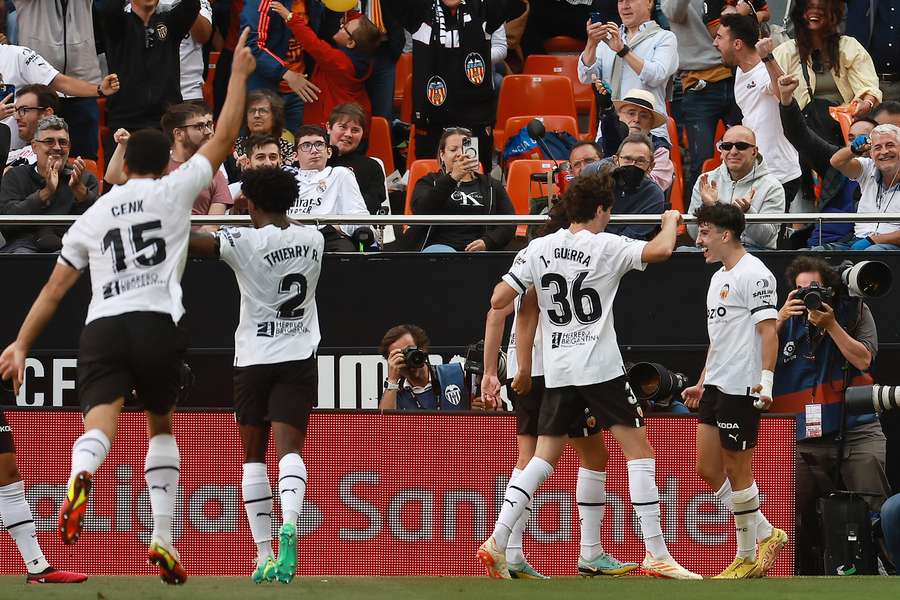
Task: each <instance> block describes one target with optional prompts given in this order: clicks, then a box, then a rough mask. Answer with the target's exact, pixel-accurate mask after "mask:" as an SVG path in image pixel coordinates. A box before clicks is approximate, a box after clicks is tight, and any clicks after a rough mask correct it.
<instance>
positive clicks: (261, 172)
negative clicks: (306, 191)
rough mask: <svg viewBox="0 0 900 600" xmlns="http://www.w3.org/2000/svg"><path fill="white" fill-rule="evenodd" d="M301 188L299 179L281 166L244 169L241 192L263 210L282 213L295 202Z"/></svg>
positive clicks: (274, 213) (275, 213) (276, 213)
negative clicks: (298, 185) (298, 183)
mask: <svg viewBox="0 0 900 600" xmlns="http://www.w3.org/2000/svg"><path fill="white" fill-rule="evenodd" d="M298 192H299V190H298V188H297V179H296V178H295V177H294V176H293V175H291V174H290V173H288V172H287V171H284V170H282V169H280V168H279V167H262V168H259V169H248V170H246V171H244V174H243V179H242V181H241V193H243V194H244V196H246V197H247V198H248V199H249V200H251V201H252V202H253V204H254V205H256V207H257V208H259V209H260V210H261V211H263V212H265V213H270V214H273V215H281V214H284V213H286V212H287V210H288V209H289V208H290V207H291V206H292V205H293V204H294V200H296V199H297V194H298Z"/></svg>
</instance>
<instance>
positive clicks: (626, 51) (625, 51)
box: [616, 44, 631, 58]
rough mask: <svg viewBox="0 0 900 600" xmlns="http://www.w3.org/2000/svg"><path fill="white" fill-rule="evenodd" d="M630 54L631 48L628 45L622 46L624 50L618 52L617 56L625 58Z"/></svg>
mask: <svg viewBox="0 0 900 600" xmlns="http://www.w3.org/2000/svg"><path fill="white" fill-rule="evenodd" d="M629 52H631V48H629V47H628V44H622V49H621V50H619V51H618V52H616V56H619V57H621V58H625V55H626V54H628V53H629Z"/></svg>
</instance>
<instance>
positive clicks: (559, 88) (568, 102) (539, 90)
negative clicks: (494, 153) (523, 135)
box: [494, 75, 577, 150]
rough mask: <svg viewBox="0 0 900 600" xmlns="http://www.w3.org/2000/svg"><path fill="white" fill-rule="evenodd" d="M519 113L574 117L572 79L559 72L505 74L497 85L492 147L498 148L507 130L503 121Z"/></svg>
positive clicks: (503, 141)
mask: <svg viewBox="0 0 900 600" xmlns="http://www.w3.org/2000/svg"><path fill="white" fill-rule="evenodd" d="M520 115H567V116H570V117H572V118H573V119H574V118H577V111H576V110H575V92H574V90H573V88H572V82H571V81H569V78H568V77H563V76H562V75H507V76H506V77H504V78H503V85H501V86H500V99H499V101H498V102H497V123H496V125H495V126H494V148H495V149H497V150H502V149H503V145H504V144H505V143H506V137H507V135H508V134H509V133H514V132H507V131H506V121H507V120H508V119H509V118H510V117H516V116H520Z"/></svg>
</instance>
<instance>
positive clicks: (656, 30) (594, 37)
mask: <svg viewBox="0 0 900 600" xmlns="http://www.w3.org/2000/svg"><path fill="white" fill-rule="evenodd" d="M618 9H619V16H620V17H621V18H622V26H621V27H620V26H618V25H616V24H615V23H613V22H608V23H594V22H592V21H588V23H587V38H588V39H587V45H586V46H585V48H584V51H583V52H582V53H581V57H580V59H579V61H578V79H580V80H581V82H582V83H591V82H592V81H593V79H594V78H596V79H599V80H604V81H607V82H609V84H610V87H611V89H612V97H613V98H622V96H623V95H624V93H625V92H626V91H628V90H632V89H642V90H646V91H648V92H650V93H652V94H653V96H654V98H655V99H656V102H655V105H656V106H657V107H658V108H659V110H660V111H661V112H663V113H664V114H666V117H668V114H667V113H665V106H666V99H667V98H666V95H667V94H666V88H667V87H668V85H669V79H670V78H671V77H672V75H674V74H675V72H676V71H677V70H678V41H677V40H676V38H675V34H674V33H672V32H671V31H666V30H664V29H662V28H661V27H660V26H659V24H658V23H657V22H656V21H653V20H652V19H651V18H650V12H651V11H652V10H653V0H619V3H618ZM652 133H653V135H654V136H658V137H661V138H665V139H666V140H667V141H669V142H671V141H672V140H670V139H669V133H668V129H667V127H666V125H665V124H663V125H660V126H659V127H656V128H655V129H653V131H652Z"/></svg>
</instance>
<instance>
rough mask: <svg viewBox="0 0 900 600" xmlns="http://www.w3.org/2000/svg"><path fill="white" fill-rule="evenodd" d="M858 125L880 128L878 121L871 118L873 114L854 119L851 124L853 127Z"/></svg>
mask: <svg viewBox="0 0 900 600" xmlns="http://www.w3.org/2000/svg"><path fill="white" fill-rule="evenodd" d="M857 123H868V124H869V125H872V126H874V127H878V121H876V120H875V119H873V118H872V117H871V113H866V114H864V115H860V116H858V117H854V119H853V122H852V123H850V125H851V126H853V125H856V124H857Z"/></svg>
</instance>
